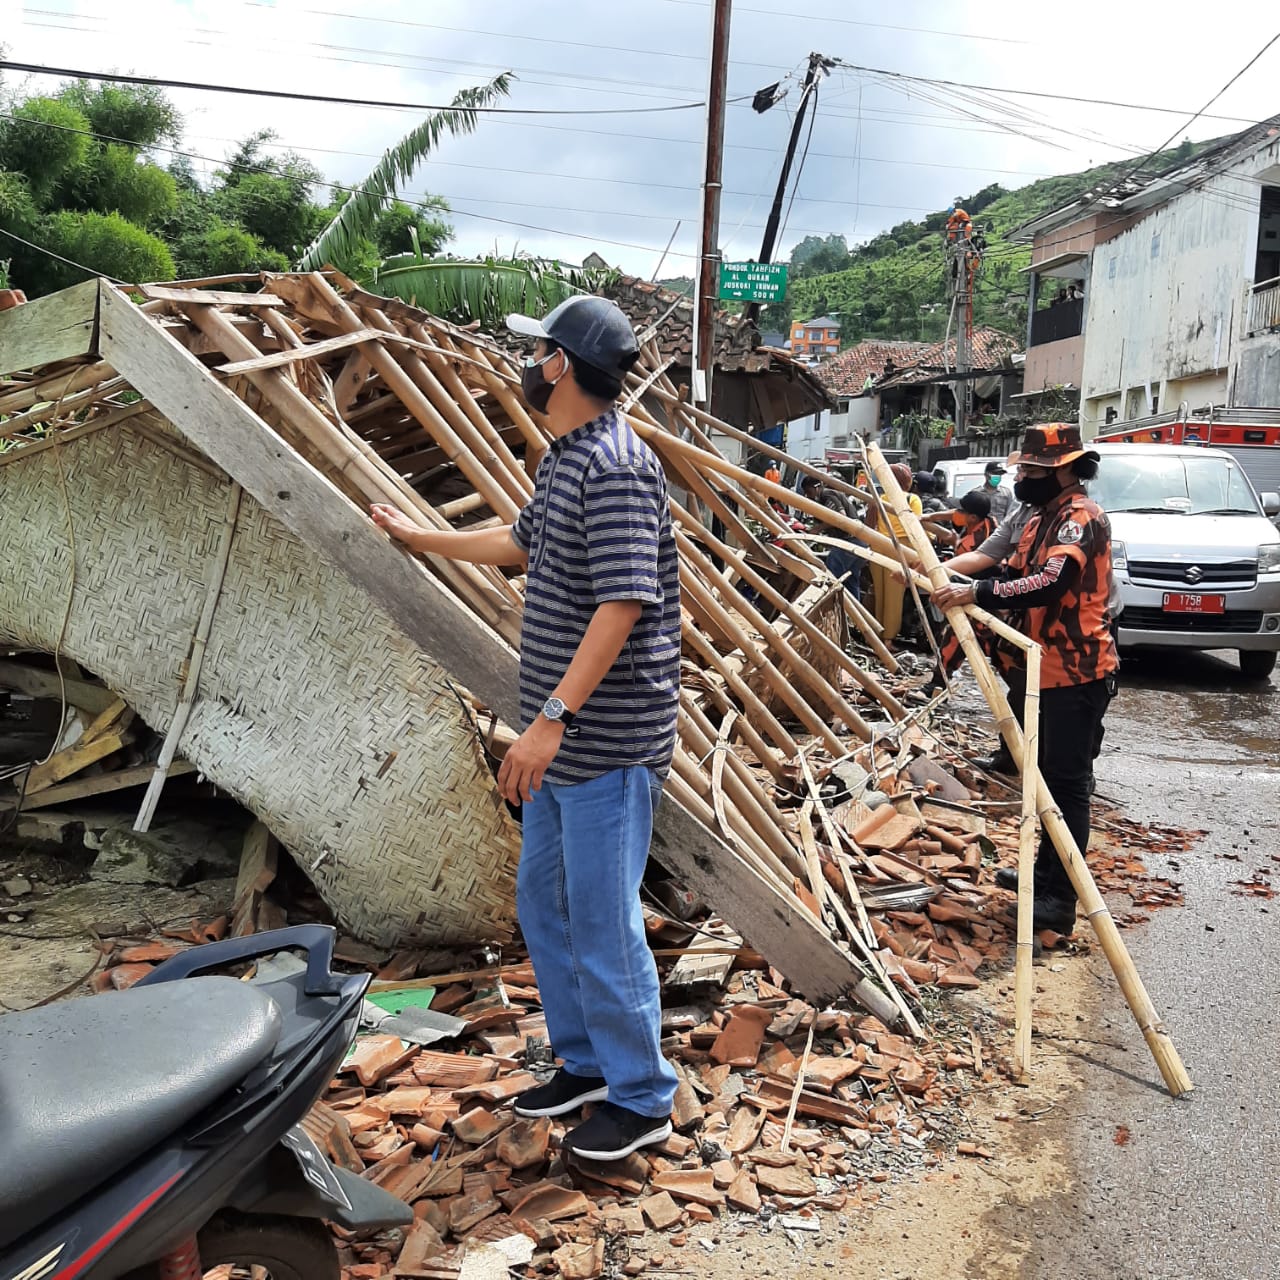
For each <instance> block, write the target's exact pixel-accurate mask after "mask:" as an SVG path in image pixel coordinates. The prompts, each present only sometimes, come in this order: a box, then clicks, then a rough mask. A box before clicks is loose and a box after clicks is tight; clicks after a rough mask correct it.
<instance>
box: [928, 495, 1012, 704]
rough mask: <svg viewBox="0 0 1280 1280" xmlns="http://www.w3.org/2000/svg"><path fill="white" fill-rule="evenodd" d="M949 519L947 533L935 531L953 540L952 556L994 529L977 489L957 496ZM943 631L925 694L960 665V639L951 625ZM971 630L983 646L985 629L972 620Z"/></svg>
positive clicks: (969, 548)
mask: <svg viewBox="0 0 1280 1280" xmlns="http://www.w3.org/2000/svg"><path fill="white" fill-rule="evenodd" d="M951 520H952V525H953V530H952V532H951V533H950V535H948V533H947V531H946V530H939V532H938V534H937V539H938V541H939V542H945V541H946V540H947V538H948V536H950V537H953V538H954V539H955V544H954V546H953V547H952V550H951V554H952V556H953V557H954V556H962V555H965V554H966V553H967V552H970V551H976V550H977V549H978V548H979V547H980V546H982V544H983V543H984V542H986V540H987V539H988V538H989V537H990V536H991V535H992V534H993V533H994V532H995V530H996V522H995V521H994V520H993V519H992V518H991V502H990V500H989V499H988V498H987V495H986V494H985V493H983V492H981V490H978V489H973V490H971V491H970V492H968V493H966V494H965V495H964V497H962V498H961V499H960V505H959V506H958V507H957V508H956V509H955V510H954V511H953V512H952V513H951ZM943 630H944V633H945V634H940V635H939V637H938V640H939V645H938V650H939V653H940V654H941V656H942V661H941V663H940V664H939V666H938V667H937V668H936V669H935V670H934V673H933V677H932V678H931V679H930V681H929V683H928V684H927V685H925V692H926V693H935V692H936V691H937V690H939V689H941V688H942V687H943V685H945V684H946V680H945V679H944V677H943V672H944V671H945V672H946V674H947V675H950V674H951V673H952V672H953V671H955V669H956V668H957V667H958V666H959V665H960V660H961V658H962V657H963V656H964V652H963V650H962V649H961V648H960V641H959V640H957V639H956V637H955V633H954V632H953V631H952V630H951V628H950V627H949V626H946V625H945V624H944V627H943ZM974 632H975V634H976V635H977V637H978V639H979V640H981V641H982V642H983V644H984V647H985V645H986V643H987V640H988V638H989V636H988V633H987V632H986V630H984V628H983V627H982V626H980V625H979V624H976V623H975V624H974Z"/></svg>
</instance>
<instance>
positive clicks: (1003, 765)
mask: <svg viewBox="0 0 1280 1280" xmlns="http://www.w3.org/2000/svg"><path fill="white" fill-rule="evenodd" d="M973 763H974V764H976V765H977V766H978V768H979V769H981V770H982V772H983V773H1004V774H1008V775H1009V776H1010V777H1012V776H1013V775H1014V774H1016V773H1017V772H1018V767H1017V765H1015V764H1014V763H1013V757H1012V756H1011V755H1010V754H1009V753H1008V752H1007V751H997V752H996V753H995V754H994V755H989V756H977V757H976V758H975V759H974V762H973Z"/></svg>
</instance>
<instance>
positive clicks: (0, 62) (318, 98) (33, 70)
mask: <svg viewBox="0 0 1280 1280" xmlns="http://www.w3.org/2000/svg"><path fill="white" fill-rule="evenodd" d="M0 71H24V72H26V73H28V74H30V75H42V76H62V77H67V78H70V79H74V80H98V81H105V82H106V83H108V84H138V85H151V86H154V87H157V88H162V89H193V90H196V91H198V92H201V93H233V94H240V95H243V96H246V97H251V98H281V99H286V100H288V101H290V102H325V103H333V104H334V105H337V106H343V107H383V108H390V109H394V110H397V111H468V112H475V113H477V114H481V115H511V116H638V115H656V114H658V113H660V112H664V111H693V110H695V109H697V108H701V107H704V106H705V105H706V103H703V102H679V103H673V104H671V105H670V106H665V107H458V106H455V105H452V104H440V103H431V102H391V101H387V100H384V99H380V98H340V97H333V96H330V95H328V94H321V93H294V92H291V91H289V90H286V89H252V88H249V87H248V86H245V85H229V84H209V83H206V82H204V81H198V80H167V79H164V78H162V77H160V76H134V75H125V74H124V73H122V72H105V71H85V70H83V69H79V68H76V67H50V66H44V65H41V64H40V63H35V62H12V61H10V60H9V59H0Z"/></svg>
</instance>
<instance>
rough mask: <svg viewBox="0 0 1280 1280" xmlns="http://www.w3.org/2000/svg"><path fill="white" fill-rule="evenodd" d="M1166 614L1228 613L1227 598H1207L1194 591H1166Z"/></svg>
mask: <svg viewBox="0 0 1280 1280" xmlns="http://www.w3.org/2000/svg"><path fill="white" fill-rule="evenodd" d="M1164 611H1165V613H1226V611H1227V597H1226V596H1221V595H1219V596H1206V595H1201V594H1199V593H1198V592H1194V591H1166V592H1165V593H1164Z"/></svg>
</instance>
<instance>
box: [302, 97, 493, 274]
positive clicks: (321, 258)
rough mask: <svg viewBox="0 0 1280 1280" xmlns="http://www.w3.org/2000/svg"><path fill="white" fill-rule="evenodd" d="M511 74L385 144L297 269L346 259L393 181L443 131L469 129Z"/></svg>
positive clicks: (391, 193) (390, 194)
mask: <svg viewBox="0 0 1280 1280" xmlns="http://www.w3.org/2000/svg"><path fill="white" fill-rule="evenodd" d="M510 88H511V76H510V75H507V74H503V75H500V76H495V77H494V78H493V79H492V80H490V81H489V83H488V84H486V85H476V86H474V87H473V88H470V89H463V90H461V91H460V92H459V93H458V94H457V95H456V96H455V97H454V99H453V102H452V103H451V104H450V105H449V106H448V107H446V108H445V109H444V110H442V111H435V112H432V114H431V115H429V116H428V117H427V118H426V119H425V120H424V121H423V122H422V123H421V124H420V125H418V127H417V128H416V129H413V130H412V131H411V132H409V133H407V134H406V135H405V136H404V137H403V138H401V139H400V141H399V142H397V143H396V145H395V146H394V147H391V148H389V149H388V150H387V151H386V152H385V153H384V154H383V156H382V159H381V160H379V161H378V163H377V164H376V165H375V166H374V169H373V172H372V173H370V174H369V176H368V177H367V178H365V180H364V181H363V182H361V183H360V184H359V185H358V186H356V187H354V188H353V189H352V191H351V193H350V194H349V195H348V196H347V198H346V200H344V201H343V203H342V207H341V208H340V209H339V210H338V212H337V213H336V214H335V215H334V217H333V218H332V220H331V221H330V222H329V224H328V225H327V226H326V227H325V228H324V230H323V231H321V232H320V234H319V235H318V236H316V238H315V239H314V240H313V241H312V242H311V243H310V244H309V245H308V246H307V247H306V249H305V250H304V251H303V253H302V256H301V258H299V259H298V263H297V270H299V271H317V270H319V269H320V268H321V267H323V266H325V265H326V264H327V263H330V262H341V261H344V260H346V259H347V258H349V257H350V256H351V255H352V254H353V253H354V252H356V251H357V249H358V248H359V246H360V243H361V242H362V241H365V240H367V239H368V238H369V236H370V234H371V232H372V229H373V224H374V220H375V219H376V218H377V216H378V214H379V213H380V212H381V211H382V210H383V208H385V207H386V205H387V202H388V201H390V200H392V199H394V198H395V195H396V192H397V190H398V188H399V186H400V185H401V184H402V183H405V182H408V181H409V179H410V178H411V177H412V176H413V172H414V170H415V169H416V168H417V167H418V165H420V164H421V163H422V161H423V160H425V159H426V158H427V156H428V155H430V154H431V152H432V151H433V150H434V149H435V148H436V146H438V145H439V142H440V139H441V138H442V137H444V135H445V134H452V135H453V136H454V137H461V136H462V135H463V134H467V133H471V132H473V131H474V130H475V127H476V124H477V122H478V119H479V115H478V109H479V108H481V107H488V106H491V105H492V104H493V103H494V102H495V101H496V100H497V99H499V98H503V97H505V96H506V95H507V93H508V92H509V91H510Z"/></svg>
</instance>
